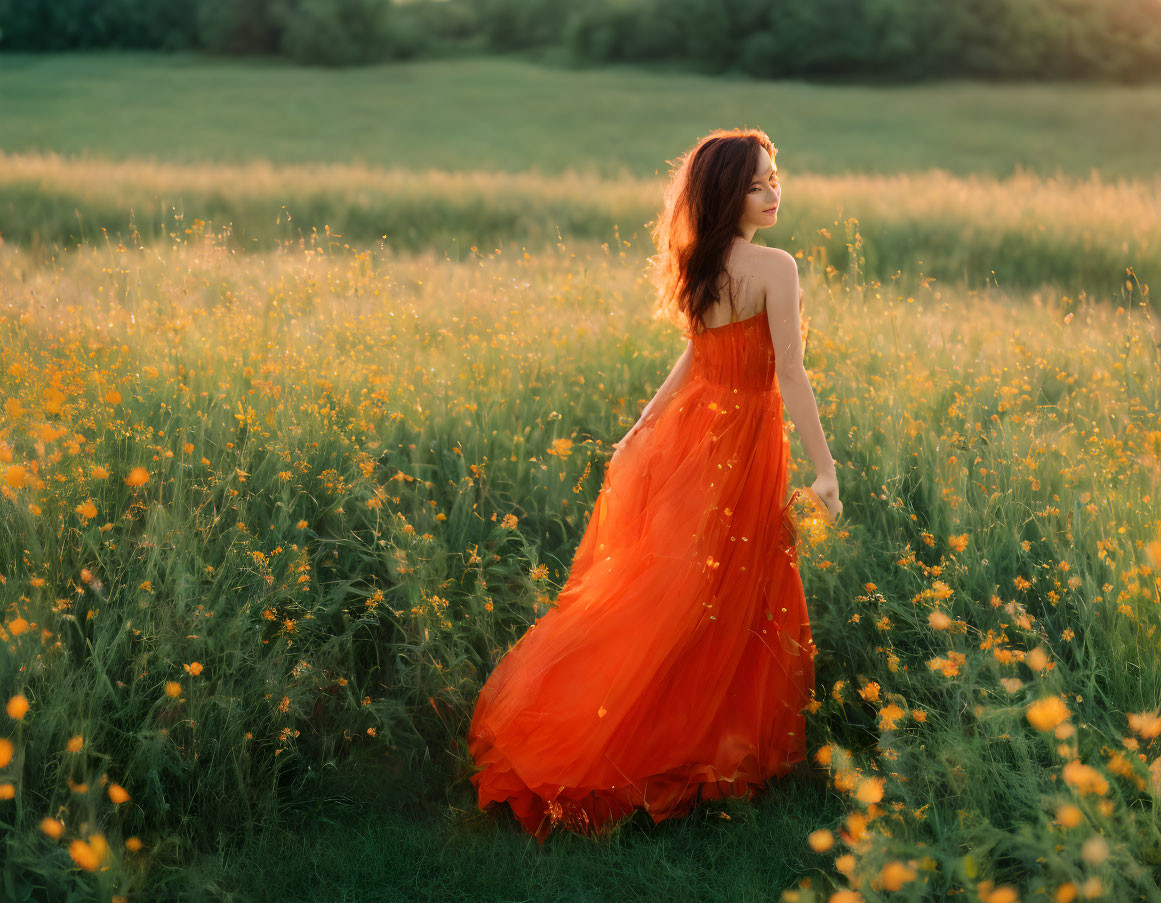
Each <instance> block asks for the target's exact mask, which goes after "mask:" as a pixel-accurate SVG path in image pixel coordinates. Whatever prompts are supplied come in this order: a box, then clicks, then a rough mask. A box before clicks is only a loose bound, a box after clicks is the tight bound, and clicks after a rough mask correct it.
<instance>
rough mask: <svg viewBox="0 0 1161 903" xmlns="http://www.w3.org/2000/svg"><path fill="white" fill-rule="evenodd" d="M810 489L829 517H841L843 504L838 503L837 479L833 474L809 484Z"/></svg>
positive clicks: (823, 476)
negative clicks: (819, 500)
mask: <svg viewBox="0 0 1161 903" xmlns="http://www.w3.org/2000/svg"><path fill="white" fill-rule="evenodd" d="M810 488H811V489H813V490H814V492H815V493H816V494H817V495H818V497H819V498H820V499H822V503H823V504H824V505H826V508H827V510H828V511H829V512H830V516H831V517H833V518H837V517H839V516H841V515H842V513H843V503H842V502H840V501H839V487H838V477H836V476H835V475H834V474H823V475H822V476H820V477H819V478H818V479H816V480H815V481H814V482H813V483H812V484H811V486H810Z"/></svg>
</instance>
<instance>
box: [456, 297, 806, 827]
mask: <svg viewBox="0 0 1161 903" xmlns="http://www.w3.org/2000/svg"><path fill="white" fill-rule="evenodd" d="M686 334H687V335H690V340H691V341H692V343H693V360H692V364H691V369H690V372H689V374H688V378H687V379H686V381H685V382H684V384H683V385H682V386H681V388H679V389H678V390H677V391H676V392H675V393H674V394H673V396H672V398H671V399H670V401H669V403H668V404H667V405H666V406H665V407H664V408H663V409H662V410H661V413H660V414H659V415H658V416H657V417H656V418H655V419H654V420H653V422H652V423H651V424H650V425H647V426H644V425H643V427H642V429H641V430H640V431H639V432H638V433H636V434H634V435H633V436H632V437H630V439H629V440H628V442H626V443H625V444H623V445H621V446H620V447H619V448H618V449H617V450H616V452H615V453H614V454H613V456H612V458H611V459H610V460H609V462H608V465H607V466H606V469H605V477H604V483H603V485H602V488H601V491H600V494H599V495H598V496H597V499H596V504H595V506H594V509H593V511H592V513H591V514H590V515H589V520H588V523H587V526H586V528H585V532H584V535H583V537H582V538H581V541H580V544H579V546H578V547H577V550H576V553H575V555H574V556H573V561H572V565H571V568H570V572H569V576H568V579H567V581H566V583H565V586H564V588H563V589H562V590H561V592H560V594H559V596H558V598H557V600H556V603H555V605H554V606H553V607H552V608H550V609H549V610H548V612H547V613H545V614H544V615H543V616H542V617H541V618H540V619H539V620H537V621H536V622H535V623H534V624H533V625H532V626H531V627H530V628H529V629H528V630H527V631H526V632H525V633H524V634H523V635H522V636H521V637H520V639H519V640H517V642H516V643H515V644H514V645H513V646H512V647H511V648H510V649H509V650H508V651H507V653H506V654H505V655H504V657H503V658H502V659H501V660H500V662H499V663H498V664H497V665H496V667H495V669H494V670H493V672H492V674H491V676H490V677H489V678H488V680H487V682H486V683H485V685H484V687H483V689H482V690H481V692H480V695H479V698H478V700H477V702H476V705H475V709H474V712H473V715H472V722H471V726H470V728H469V732H468V747H469V752H470V755H471V758H472V759H473V760H474V763H475V764H474V767H473V769H472V773H471V775H470V779H471V781H472V783H473V785H474V786H475V789H476V794H477V797H478V804H479V807H480V808H481V809H485V810H487V809H491V808H492V807H493V805H495V804H497V803H507V804H508V805H509V806H510V807H511V809H512V811H513V813H514V814H515V816H516V818H517V819H518V820H519V822H520V824H521V826H522V827H523V829H524V830H525V831H526V832H528V833H529V834H532V835H533V836H535V837H536V839H537V840H538V841H539V842H540V843H542V844H543V843H544V840H545V838H546V837H547V835H548V833H549V832H550V830H551V829H552V828H553V827H554V826H560V827H562V828H565V829H567V830H572V831H577V832H581V833H597V834H599V833H603V832H604V831H607V830H608V829H609V828H611V827H612V826H613V825H615V824H616V823H617V822H618V821H620V820H621V819H622V818H624V817H626V816H629V815H631V814H632V813H633V811H634V810H635V809H637V808H643V809H645V810H646V811H647V812H648V813H649V814H650V816H651V817H652V818H653V820H654V822H660V821H662V820H663V819H666V818H670V817H674V816H681V815H685V814H688V813H689V812H690V811H691V810H692V808H693V806H694V805H695V804H696V803H697V802H698V801H699V800H706V799H720V798H722V797H726V796H731V797H747V798H749V797H753V796H755V795H756V794H758V793H759V792H761V791H763V790H764V789H765V781H766V780H767V779H769V778H771V777H775V776H782V775H784V774H785V773H786V772H787V771H789V770H790V767H791V766H792V765H793V764H795V763H796V762H799V761H802V760H804V759H805V758H806V737H805V714H804V713H803V711H802V709H803V707H804V706H806V705H807V704H808V703H809V702H810V700H811V699H812V697H813V695H814V655H815V653H816V651H817V650H816V648H815V646H814V643H813V641H812V638H811V632H810V623H809V619H808V616H807V609H806V597H805V595H804V594H803V589H802V582H801V579H800V577H799V573H798V531H797V529H796V525H795V523H794V520H793V517H792V512H791V504H792V503H793V501H794V498H793V497H792V498H791V499H790V500H789V501H785V502H784V501H783V499H785V496H786V492H787V488H788V484H787V476H788V474H787V469H788V468H787V465H788V461H789V458H788V440H787V437H786V435H785V433H784V431H783V423H782V396H781V392H780V390H779V387H778V381H777V378H776V374H775V369H774V345H773V342H772V340H771V337H770V329H769V324H768V321H767V318H766V313H765V311H763V312H762V313H759V314H756V315H755V316H752V317H749V318H747V319H744V320H736V321H734V322H731V323H727V324H725V325H723V326H718V327H714V328H710V329H707V330H706V331H705V332H703V333H701V334H697V335H691V334H690V333H688V332H687V333H686ZM799 491H801V490H796V491H795V493H794V495H795V496H797V495H798V492H799Z"/></svg>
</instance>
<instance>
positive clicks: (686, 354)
mask: <svg viewBox="0 0 1161 903" xmlns="http://www.w3.org/2000/svg"><path fill="white" fill-rule="evenodd" d="M692 365H693V342H688V343H687V344H686V346H685V351H683V352H682V353H681V357H679V358H678V359H677V362H676V363H675V364H674V365H673V369H672V370H670V371H669V376H667V377H665V382H663V383H662V384H661V388H660V389H658V390H657V394H655V395H654V396H653V398H652V399H651V400H650V401H649V403H648V404H647V405H645V409H644V410H643V411H642V412H641V416H640V417H638V418H637V422H636V423H634V424H633V426H632V428H631V429H630V430H629V432H627V433H626V434H625V436H624V438H623V439H621V441H620V442H618V443H616V444H615V445H614V446H613V447H614V448H618V447H620V445H621V444H622V443H623V442H624V441H625V440H626V439H628V438H629V437H630V436H632V435H633V434H634V433H635V432H637V430H639V429H641V427H643V426H646V425H647V424H649V423H651V422H652V421H654V420H656V419H657V418H658V417H659V416H661V412H662V411H664V410H665V406H666V405H668V404H669V401H670V399H671V398H672V397H673V394H674V393H675V392H677V391H678V390H679V389H680V388H681V387H682V386H683V385H685V381H686V379H687V378H688V377H689V370H690V367H691V366H692Z"/></svg>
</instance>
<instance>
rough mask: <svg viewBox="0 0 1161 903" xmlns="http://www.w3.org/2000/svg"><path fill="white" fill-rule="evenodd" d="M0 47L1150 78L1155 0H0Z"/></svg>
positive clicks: (1159, 6)
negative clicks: (484, 55) (483, 55)
mask: <svg viewBox="0 0 1161 903" xmlns="http://www.w3.org/2000/svg"><path fill="white" fill-rule="evenodd" d="M0 48H3V49H8V50H25V51H39V50H73V49H95V48H140V49H160V50H188V49H201V50H205V51H208V52H211V53H224V54H277V55H281V56H285V57H288V58H291V59H294V60H297V61H299V62H301V63H308V64H320V65H355V64H362V63H371V62H377V61H385V60H391V59H401V58H406V57H427V56H432V57H440V56H449V55H455V54H457V53H467V52H471V53H479V52H508V51H515V50H530V49H536V48H556V49H558V50H560V51H563V53H564V54H565V56H566V57H568V58H569V59H571V61H573V62H574V63H576V64H586V63H603V62H664V63H679V64H682V65H685V66H689V67H692V68H695V69H697V70H700V71H703V72H709V73H720V72H737V73H741V74H745V75H751V76H758V77H795V76H839V77H842V76H855V75H857V76H860V77H863V78H866V77H873V78H880V79H883V80H914V79H922V78H932V77H946V76H970V77H983V78H989V77H994V78H1095V79H1108V80H1116V81H1125V82H1130V81H1140V80H1145V79H1151V78H1155V77H1157V76H1158V75H1161V2H1158V0H810V2H802V0H587V2H585V3H583V4H578V5H576V6H572V7H565V8H563V9H562V7H561V5H560V4H559V3H558V2H557V0H408V2H400V0H191V2H187V3H174V2H172V0H0Z"/></svg>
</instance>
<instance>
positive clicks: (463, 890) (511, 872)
mask: <svg viewBox="0 0 1161 903" xmlns="http://www.w3.org/2000/svg"><path fill="white" fill-rule="evenodd" d="M464 783H465V784H466V781H465V782H464ZM460 805H461V806H470V805H471V799H470V797H468V798H467V799H465V800H463V801H461V802H460ZM841 815H842V807H841V804H840V802H839V799H838V797H837V796H836V795H835V794H833V793H829V794H828V793H827V792H826V791H825V790H822V789H820V788H818V787H815V786H814V785H812V784H811V783H809V782H806V781H804V780H802V779H797V778H794V777H788V778H785V779H783V780H781V781H771V782H770V783H769V785H768V786H767V790H766V794H765V797H764V798H762V799H757V800H754V801H752V802H746V801H725V802H715V803H706V804H704V805H703V806H702V807H700V808H698V809H696V810H695V811H694V812H692V813H691V814H690V815H689V816H687V817H685V818H682V819H674V820H670V821H667V822H662V823H661V824H660V825H654V824H653V822H652V820H651V819H650V818H649V817H648V815H646V814H645V813H643V812H638V813H636V814H635V815H634V816H633V818H631V819H629V820H628V821H627V822H624V823H623V824H622V825H621V826H620V828H618V829H617V831H616V832H615V833H614V835H613V836H611V837H610V838H608V839H607V840H604V841H600V842H597V841H594V840H592V839H591V838H585V837H580V836H577V835H571V834H560V835H557V836H554V837H552V839H551V842H550V843H547V844H546V845H545V846H544V847H543V848H539V847H538V845H537V843H536V841H535V839H533V838H531V837H529V836H528V835H526V834H523V833H522V832H521V831H520V830H519V829H518V827H517V824H516V822H515V820H514V819H513V818H512V817H511V815H510V813H508V812H506V811H505V812H500V813H495V814H493V813H480V812H478V811H477V812H475V813H474V814H473V813H472V812H470V811H467V812H465V811H464V810H463V809H459V808H457V807H453V806H445V807H443V808H442V809H441V808H438V807H428V808H425V809H422V810H419V809H417V810H414V811H412V812H410V813H407V812H403V811H401V810H399V809H398V808H396V807H395V806H394V805H392V801H391V800H389V799H383V798H381V797H380V795H378V794H376V792H375V789H374V788H369V787H358V788H348V790H347V794H346V795H345V796H341V797H339V796H336V797H332V798H327V799H318V800H317V801H315V802H314V803H313V804H311V805H304V806H303V808H302V809H301V810H300V811H298V812H296V813H294V814H293V816H292V817H290V818H288V819H287V822H286V824H284V825H283V826H281V828H280V830H276V831H265V832H259V833H255V834H254V835H252V836H249V837H247V838H246V839H245V840H243V841H241V842H239V843H237V844H236V845H222V846H221V847H220V848H219V849H217V850H215V851H208V852H206V853H203V854H201V855H199V856H197V857H196V858H194V859H193V860H192V861H191V862H190V864H189V867H188V868H187V869H185V870H183V871H180V872H175V873H172V874H171V875H169V876H168V878H169V880H164V879H163V880H162V881H159V882H158V883H157V884H155V886H154V887H153V888H152V891H153V892H154V893H157V894H159V895H160V896H161V897H164V898H165V899H167V900H182V901H189V903H194V901H201V900H205V901H211V900H212V901H223V900H229V901H238V903H241V901H259V900H272V901H273V900H277V901H279V903H291V901H301V903H308V901H309V903H316V901H317V903H347V901H351V903H355V901H357V903H369V901H408V903H421V901H431V903H449V901H461V900H462V901H472V903H477V901H478V903H484V901H517V900H537V901H561V903H564V901H568V903H574V901H575V903H605V901H618V903H622V901H630V900H632V901H656V903H673V901H705V903H720V901H723V900H729V901H739V903H740V901H753V903H759V901H761V903H766V901H770V900H776V899H777V898H778V894H779V893H780V892H781V891H782V890H783V889H785V888H789V887H793V886H794V885H795V884H796V883H797V882H798V881H799V880H800V879H801V878H802V877H804V876H806V875H808V874H809V873H810V872H811V871H813V870H815V869H817V868H820V867H822V866H824V865H825V857H824V856H822V855H819V854H816V853H812V852H811V851H810V850H809V848H807V847H806V837H807V835H808V834H809V833H810V832H811V831H813V830H815V829H817V828H819V827H822V826H823V825H825V824H828V823H830V822H833V821H834V820H835V819H836V818H839V817H841Z"/></svg>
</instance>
